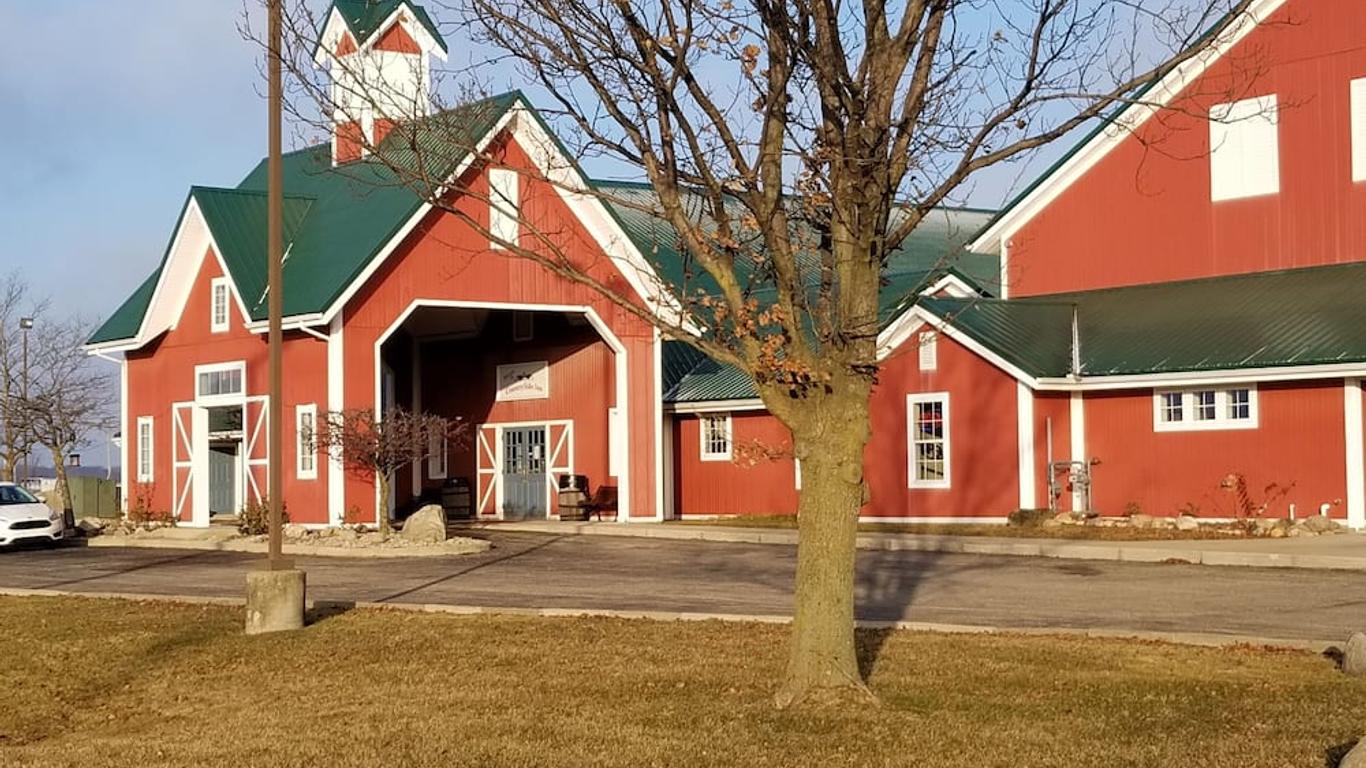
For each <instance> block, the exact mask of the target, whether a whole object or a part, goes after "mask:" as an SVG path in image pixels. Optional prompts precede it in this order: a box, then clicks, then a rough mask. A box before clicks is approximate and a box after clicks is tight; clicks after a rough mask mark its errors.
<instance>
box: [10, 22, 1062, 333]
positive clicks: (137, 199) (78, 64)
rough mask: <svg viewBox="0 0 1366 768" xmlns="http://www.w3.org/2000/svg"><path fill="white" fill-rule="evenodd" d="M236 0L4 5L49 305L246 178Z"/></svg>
mask: <svg viewBox="0 0 1366 768" xmlns="http://www.w3.org/2000/svg"><path fill="white" fill-rule="evenodd" d="M251 5H252V7H253V8H254V7H256V4H255V2H254V1H253V2H252V3H251ZM319 5H320V6H321V3H320V4H319ZM243 7H244V6H243V4H242V2H240V0H140V1H139V2H138V3H136V4H131V5H130V4H128V3H123V2H110V1H109V0H44V1H43V2H13V1H11V0H3V2H0V29H6V30H11V31H12V32H17V34H11V35H8V36H7V39H6V44H5V45H4V46H0V104H4V105H5V107H6V110H5V118H4V122H3V123H0V126H2V127H0V134H2V135H0V167H3V168H4V169H5V171H4V173H3V174H2V175H0V198H2V199H3V200H4V205H2V206H0V233H3V237H0V270H3V271H8V270H9V269H11V268H13V267H15V266H17V267H19V268H20V269H21V270H22V272H23V273H24V275H25V276H26V277H27V279H28V280H29V282H30V283H31V285H32V286H33V289H34V291H35V293H37V294H39V295H50V296H53V297H54V298H56V299H57V302H56V305H55V306H54V311H56V312H58V313H62V314H67V313H73V314H80V315H83V316H86V317H89V318H92V319H93V318H102V317H105V316H107V315H108V314H109V313H110V312H112V311H113V309H114V308H116V307H117V306H118V304H119V302H120V301H122V299H123V298H124V297H125V296H126V295H127V294H128V293H129V292H130V291H131V290H132V289H133V288H134V287H135V286H136V285H137V284H138V283H139V282H141V280H142V279H143V278H144V277H146V275H147V274H148V273H149V272H150V271H151V270H152V268H153V267H154V266H155V264H156V262H157V261H158V260H159V259H160V257H161V254H162V251H163V249H164V248H165V244H166V242H167V239H168V238H169V237H170V234H171V228H172V227H173V225H174V224H175V216H176V214H177V213H178V212H179V209H180V205H181V203H182V202H183V201H184V199H185V195H186V193H187V191H188V188H189V186H190V185H191V184H207V185H224V186H231V185H235V184H236V183H237V182H238V181H239V180H240V179H241V177H242V176H244V175H245V174H246V172H247V171H248V170H249V169H250V168H251V167H252V166H253V164H254V163H255V162H256V161H257V159H258V158H259V157H260V156H261V155H262V154H263V153H264V149H265V103H264V100H263V99H262V98H261V97H260V95H259V93H258V91H260V90H262V88H261V84H260V83H259V81H258V77H259V71H258V68H257V66H258V63H257V60H258V51H257V49H256V47H255V46H254V44H253V43H251V42H248V41H246V40H243V39H242V38H241V36H240V35H239V33H238V31H237V24H238V22H239V21H240V16H241V13H242V10H243ZM451 42H452V46H451V47H452V50H453V52H455V51H458V50H459V41H454V40H453V41H451ZM457 56H458V54H457ZM457 56H453V57H452V59H453V60H452V64H457V62H456V61H454V59H455V58H456V57H457ZM493 85H495V86H502V85H516V83H515V82H514V81H512V80H511V78H505V82H502V83H493ZM529 93H530V95H531V96H532V98H533V99H534V98H535V96H534V91H531V92H529ZM286 135H287V136H288V135H289V131H288V130H287V131H286ZM1031 165H1037V163H1032V164H1031ZM589 170H590V172H591V171H592V169H591V168H590V169H589ZM1019 176H1020V169H1019V168H1013V169H1010V170H1008V171H1007V172H1006V173H1003V174H1001V173H998V174H996V178H995V179H987V180H985V181H982V182H979V184H978V186H977V188H976V190H975V191H974V193H973V194H971V195H970V197H969V200H970V202H972V203H974V204H981V205H994V204H996V203H997V202H998V201H999V200H1000V199H1001V197H1002V196H1003V194H1004V191H1005V190H1006V189H1007V188H1008V187H1010V186H1013V185H1014V184H1016V183H1018V177H1019Z"/></svg>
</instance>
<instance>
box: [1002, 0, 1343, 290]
mask: <svg viewBox="0 0 1366 768" xmlns="http://www.w3.org/2000/svg"><path fill="white" fill-rule="evenodd" d="M1363 30H1366V3H1361V2H1318V1H1316V0H1290V2H1287V3H1286V4H1285V5H1284V6H1282V8H1281V10H1279V11H1278V12H1277V13H1276V14H1274V15H1273V17H1272V18H1271V19H1270V20H1269V21H1268V22H1265V23H1264V24H1263V25H1262V26H1261V27H1259V28H1258V29H1257V30H1254V31H1253V32H1252V33H1250V34H1249V35H1248V36H1247V37H1245V38H1244V39H1243V41H1242V42H1241V43H1240V44H1239V45H1238V46H1236V47H1235V49H1234V50H1233V51H1232V52H1231V53H1230V54H1229V55H1228V56H1226V57H1225V58H1224V59H1222V60H1220V61H1219V62H1217V63H1215V64H1214V65H1213V66H1211V67H1210V68H1209V70H1207V72H1206V73H1205V75H1204V77H1203V78H1202V79H1201V80H1199V81H1197V82H1196V83H1194V84H1193V85H1192V86H1191V87H1190V88H1189V89H1188V90H1187V91H1186V92H1185V93H1183V95H1182V96H1181V97H1180V98H1178V99H1177V100H1176V102H1174V104H1173V105H1172V106H1171V107H1170V108H1167V109H1164V110H1163V111H1161V112H1160V113H1159V114H1158V115H1156V116H1154V117H1153V118H1151V119H1149V120H1148V121H1147V122H1146V123H1145V124H1144V125H1143V126H1142V128H1141V129H1140V130H1139V131H1138V135H1137V136H1134V137H1129V138H1127V139H1126V140H1125V141H1124V142H1123V144H1122V145H1121V146H1119V147H1117V148H1115V149H1114V150H1112V151H1111V152H1110V153H1109V154H1108V155H1107V156H1106V157H1105V158H1104V159H1103V160H1101V161H1100V162H1099V163H1098V164H1096V165H1095V166H1093V167H1092V168H1091V169H1090V170H1089V171H1088V172H1087V173H1086V174H1085V175H1084V176H1082V177H1081V178H1080V179H1078V180H1077V181H1075V182H1074V183H1072V185H1071V186H1070V187H1069V188H1068V189H1066V190H1065V191H1064V192H1062V194H1061V195H1059V196H1058V197H1057V198H1056V199H1054V200H1053V201H1052V203H1051V204H1050V205H1049V206H1048V207H1047V208H1046V209H1044V210H1043V211H1042V212H1041V213H1040V214H1038V215H1037V216H1035V217H1034V218H1033V219H1032V220H1030V221H1029V222H1027V223H1026V224H1025V225H1024V226H1023V227H1022V228H1021V229H1020V230H1019V231H1018V232H1015V233H1014V235H1013V236H1012V237H1010V238H1009V241H1008V255H1009V260H1008V267H1007V280H1008V282H1009V285H1010V295H1012V296H1025V295H1035V294H1045V293H1054V292H1059V291H1072V290H1083V289H1089V288H1101V287H1107V286H1115V285H1128V284H1137V283H1150V282H1162V281H1167V280H1178V279H1183V278H1192V277H1203V276H1210V275H1219V274H1233V273H1240V272H1253V271H1260V270H1268V269H1282V268H1289V267H1303V266H1312V265H1318V264H1330V263H1337V262H1344V261H1355V260H1360V259H1362V258H1363V252H1362V250H1361V248H1360V244H1361V243H1362V242H1366V184H1360V183H1357V184H1354V183H1353V182H1352V175H1351V139H1350V126H1351V118H1350V113H1349V108H1350V99H1349V91H1348V88H1349V85H1348V84H1349V82H1350V81H1351V80H1352V79H1354V78H1360V77H1366V46H1364V45H1363V44H1362V43H1363V39H1364V38H1363V36H1362V35H1363V32H1362V31H1363ZM1268 94H1275V95H1276V96H1277V99H1278V102H1279V105H1280V149H1279V151H1280V175H1281V189H1280V192H1279V194H1273V195H1266V196H1262V197H1255V198H1247V199H1242V200H1232V201H1223V202H1217V203H1214V202H1211V201H1210V169H1209V157H1208V155H1209V126H1208V123H1207V122H1206V120H1205V119H1204V118H1203V116H1204V115H1206V114H1208V111H1209V107H1210V105H1211V104H1217V103H1220V102H1225V101H1229V100H1230V95H1232V97H1233V98H1234V99H1241V98H1248V97H1252V96H1262V95H1268Z"/></svg>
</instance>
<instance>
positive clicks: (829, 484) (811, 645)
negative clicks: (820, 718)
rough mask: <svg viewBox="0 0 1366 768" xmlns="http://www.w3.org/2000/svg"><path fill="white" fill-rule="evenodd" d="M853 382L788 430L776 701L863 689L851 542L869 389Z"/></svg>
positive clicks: (860, 492)
mask: <svg viewBox="0 0 1366 768" xmlns="http://www.w3.org/2000/svg"><path fill="white" fill-rule="evenodd" d="M853 389H854V390H855V391H843V392H837V393H834V394H829V395H825V396H824V397H821V398H820V401H819V405H816V404H815V403H813V404H811V405H812V406H814V407H809V406H804V408H805V407H809V410H811V411H814V415H809V416H807V417H806V418H799V419H798V420H797V422H796V423H795V424H794V428H793V430H792V431H793V441H794V450H795V454H796V456H797V457H798V458H800V459H801V462H802V491H801V494H800V499H799V501H798V504H797V515H798V521H797V527H798V534H799V535H798V545H797V582H796V605H795V615H794V617H793V624H792V635H791V638H790V641H789V642H790V647H789V656H788V663H787V672H786V675H785V678H784V681H783V685H782V687H781V688H780V689H779V691H778V695H777V703H778V705H779V706H780V707H787V706H791V705H793V704H797V703H800V702H801V701H803V700H804V699H807V698H808V697H810V696H812V695H813V694H819V693H821V692H832V691H836V692H837V691H856V692H859V693H861V694H866V693H867V690H866V688H865V687H864V685H863V680H862V678H861V676H860V675H859V665H858V657H857V654H856V651H855V643H854V555H855V549H854V544H855V537H856V535H857V533H858V515H859V510H860V509H861V508H862V506H863V501H864V486H863V449H864V445H865V444H866V443H867V435H868V407H867V402H868V391H867V388H866V387H854V388H853ZM857 390H862V392H861V393H860V392H859V391H857Z"/></svg>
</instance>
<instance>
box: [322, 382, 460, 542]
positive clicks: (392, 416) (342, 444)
mask: <svg viewBox="0 0 1366 768" xmlns="http://www.w3.org/2000/svg"><path fill="white" fill-rule="evenodd" d="M465 433H466V430H465V424H464V422H463V421H461V420H460V419H447V418H445V417H442V416H437V415H435V414H431V413H414V412H412V411H408V410H405V409H403V408H394V409H392V410H388V411H385V412H384V418H383V419H381V418H379V417H378V415H377V414H376V413H375V411H373V410H371V409H369V408H355V409H350V410H345V411H331V412H329V413H328V414H327V416H326V419H325V421H324V423H323V426H322V429H320V430H319V431H318V435H317V437H318V445H319V447H321V448H322V449H323V450H324V451H325V453H326V454H327V455H329V456H332V457H334V458H336V459H339V460H340V461H341V463H342V465H343V466H344V467H346V469H347V470H348V471H350V472H353V473H355V474H358V475H360V476H362V477H366V478H372V477H373V478H376V479H377V481H378V483H379V498H380V499H381V500H384V499H388V498H389V489H390V484H391V483H392V481H393V475H394V473H395V472H397V471H399V470H400V469H403V468H404V467H406V466H409V465H411V464H414V463H416V462H420V461H423V460H424V459H426V458H428V457H429V456H432V455H433V454H434V452H436V451H442V450H447V448H448V445H449V444H450V443H458V442H460V441H461V440H463V439H464V437H465ZM381 503H383V502H381ZM379 529H380V532H382V533H384V534H388V533H389V530H390V527H389V515H387V514H385V513H383V512H381V513H380V515H379Z"/></svg>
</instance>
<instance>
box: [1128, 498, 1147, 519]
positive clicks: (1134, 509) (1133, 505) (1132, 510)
mask: <svg viewBox="0 0 1366 768" xmlns="http://www.w3.org/2000/svg"><path fill="white" fill-rule="evenodd" d="M1141 514H1143V507H1142V505H1140V504H1139V503H1138V502H1136V501H1131V502H1129V503H1128V504H1125V505H1124V516H1125V517H1133V516H1134V515H1141Z"/></svg>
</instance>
